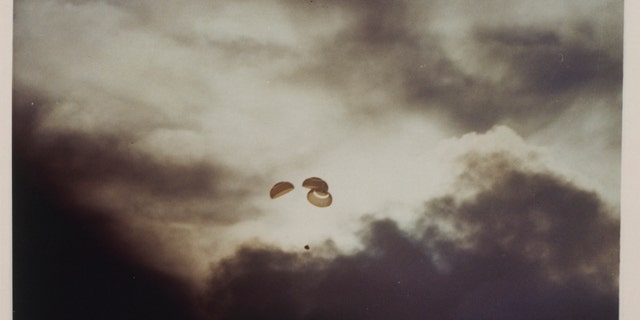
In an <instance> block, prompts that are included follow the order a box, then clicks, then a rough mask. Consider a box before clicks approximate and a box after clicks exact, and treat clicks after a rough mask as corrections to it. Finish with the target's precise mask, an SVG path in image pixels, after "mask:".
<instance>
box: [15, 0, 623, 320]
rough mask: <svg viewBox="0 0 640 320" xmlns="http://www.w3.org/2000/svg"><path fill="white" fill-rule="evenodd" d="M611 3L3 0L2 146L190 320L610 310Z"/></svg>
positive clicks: (592, 313) (615, 21)
mask: <svg viewBox="0 0 640 320" xmlns="http://www.w3.org/2000/svg"><path fill="white" fill-rule="evenodd" d="M622 8H623V6H622V1H618V0H603V1H582V0H580V1H578V0H575V1H573V0H567V1H561V2H556V1H553V2H552V1H537V2H535V3H532V2H531V1H502V0H491V1H484V2H483V3H482V4H473V5H470V4H469V3H468V2H465V1H440V0H432V1H423V2H415V1H378V0H375V1H360V0H355V1H333V0H330V1H288V0H284V1H276V0H267V1H252V0H248V1H241V2H238V1H222V2H215V3H211V2H208V1H188V2H184V3H180V4H172V3H169V2H158V1H146V0H145V1H137V2H135V3H130V2H127V1H119V0H104V1H98V0H96V1H88V0H86V1H83V0H74V1H66V0H51V1H46V2H42V1H31V0H24V1H19V2H17V3H16V4H15V27H14V30H15V34H14V71H15V72H14V88H13V90H14V91H13V93H14V101H13V116H14V118H13V123H14V126H13V143H14V159H15V160H14V161H15V162H17V163H19V164H20V166H21V168H24V171H25V172H32V174H33V177H35V178H34V179H35V180H36V181H37V182H36V183H39V184H40V186H39V187H40V188H41V190H43V191H42V192H43V193H45V194H46V195H48V196H51V197H53V198H56V199H57V202H58V203H59V204H60V206H61V207H62V208H65V209H64V210H59V211H60V212H64V214H63V215H64V216H65V217H73V219H79V220H77V221H76V220H73V219H72V220H73V221H76V222H73V223H75V224H76V225H77V226H78V227H79V228H81V229H82V228H84V227H85V226H90V228H92V229H91V230H98V231H96V232H97V234H98V235H99V236H98V237H103V238H104V239H105V241H107V242H110V243H112V245H113V247H114V248H115V249H114V251H115V252H116V253H115V254H116V255H122V256H126V257H131V258H132V259H133V260H135V261H136V263H137V264H136V266H137V265H140V266H143V268H147V269H148V270H151V271H150V272H151V273H152V274H154V275H157V274H161V275H163V276H162V277H160V278H162V279H168V278H171V279H176V280H175V281H177V282H179V283H181V284H183V285H184V287H187V288H190V289H189V290H190V292H192V293H193V294H194V295H195V296H198V297H199V298H198V299H196V300H197V301H198V302H197V303H195V304H196V305H198V308H197V310H198V312H200V313H201V315H202V316H203V317H204V318H214V319H215V318H222V319H224V318H238V317H241V316H245V317H252V316H256V315H258V314H261V315H263V318H265V317H266V318H269V317H272V318H279V319H298V318H306V319H316V318H334V317H344V318H353V319H359V318H368V319H375V318H387V319H388V318H408V319H411V318H424V317H425V316H432V317H434V318H441V319H466V318H473V317H474V316H473V315H478V314H480V315H486V317H491V318H498V319H499V318H514V317H515V316H514V312H518V316H522V317H525V318H526V317H527V316H530V318H531V319H543V318H548V317H551V315H554V316H555V315H561V316H562V317H565V318H576V319H578V318H579V319H588V318H589V317H595V318H599V319H601V318H612V319H613V318H614V317H615V316H616V315H617V308H616V301H617V295H616V293H615V292H616V290H617V283H616V281H617V280H616V279H617V256H618V243H617V239H618V234H619V228H618V216H619V214H618V207H619V200H618V196H619V161H620V117H621V85H622V71H621V70H622V38H621V35H622ZM21 170H22V169H21ZM17 176H18V177H21V176H20V175H17ZM311 176H318V177H321V178H322V179H324V180H326V181H327V183H328V184H329V185H330V189H331V194H332V196H333V203H332V205H331V206H329V207H327V208H315V207H312V206H310V205H309V204H308V203H307V202H306V200H305V198H304V195H303V194H301V193H300V189H302V188H301V186H300V183H301V182H302V181H303V180H304V179H306V178H308V177H311ZM19 179H21V178H19ZM277 181H291V182H293V183H294V185H295V186H296V189H294V190H293V191H292V192H291V193H290V194H287V195H285V196H283V197H281V198H278V199H276V200H271V199H270V198H269V197H268V191H269V188H270V187H271V186H272V185H273V184H274V183H275V182H277ZM24 192H25V193H27V194H28V191H24ZM25 197H26V195H25ZM27 202H28V201H27ZM45 211H46V210H44V209H43V211H42V212H41V214H45V213H44V212H45ZM14 214H15V215H20V214H21V213H20V212H17V211H16V212H14ZM69 223H71V222H69ZM73 223H71V224H73ZM57 229H58V227H52V230H49V231H51V232H52V233H55V232H56V230H57ZM61 230H62V229H61ZM23 234H28V231H26V230H25V233H23ZM305 245H309V246H310V248H311V249H310V250H308V251H306V250H304V249H303V248H304V246H305ZM303 250H304V251H303ZM163 277H166V278H163ZM158 281H160V282H163V281H165V280H158ZM167 283H170V284H169V285H168V287H169V288H171V287H172V286H173V284H171V283H172V282H171V281H168V280H167ZM203 292H204V293H203ZM191 307H192V306H191V305H189V308H191ZM520 310H525V311H526V312H521V313H520ZM529 311H530V312H529Z"/></svg>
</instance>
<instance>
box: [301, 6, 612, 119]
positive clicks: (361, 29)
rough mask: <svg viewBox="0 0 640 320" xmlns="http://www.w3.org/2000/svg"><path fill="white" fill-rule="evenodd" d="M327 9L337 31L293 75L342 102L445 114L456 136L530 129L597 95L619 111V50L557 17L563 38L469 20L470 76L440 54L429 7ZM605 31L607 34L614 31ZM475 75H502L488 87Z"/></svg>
mask: <svg viewBox="0 0 640 320" xmlns="http://www.w3.org/2000/svg"><path fill="white" fill-rule="evenodd" d="M329 5H335V6H337V7H338V8H340V10H342V12H344V13H346V14H347V17H348V19H347V24H346V26H345V27H344V28H343V29H342V30H340V31H339V32H338V33H337V35H336V36H335V37H334V38H331V39H329V40H328V41H326V43H323V44H322V45H320V46H319V52H320V56H321V57H322V59H321V61H320V62H319V63H318V65H314V66H312V67H311V68H310V70H309V69H305V70H303V72H302V73H303V74H305V75H307V76H308V75H309V74H315V75H317V76H318V77H319V78H320V79H324V80H323V81H324V82H325V84H327V85H329V86H330V87H332V88H333V89H334V90H336V91H338V92H342V93H343V94H345V95H346V96H348V97H349V96H351V97H363V96H364V97H367V96H369V95H374V94H378V93H380V92H384V93H387V94H390V95H393V96H397V97H399V98H400V99H403V100H404V101H405V102H406V103H408V104H410V105H412V106H415V107H416V108H418V109H423V110H429V111H436V112H437V113H438V114H442V115H445V117H446V118H447V119H448V120H449V121H450V122H451V124H452V125H454V126H457V127H458V128H459V129H460V130H463V131H466V130H480V131H483V130H486V129H488V128H490V127H492V126H494V125H496V124H500V123H507V122H508V123H512V124H514V125H516V126H520V127H518V128H517V129H519V130H520V129H521V130H533V129H537V128H540V126H542V125H544V123H547V122H548V121H549V120H552V119H553V118H555V117H557V116H558V115H560V114H561V113H562V112H563V111H564V110H565V109H566V108H567V107H569V106H571V104H572V102H573V101H575V99H577V98H579V97H583V96H599V97H604V98H607V99H609V101H612V102H611V104H612V108H618V109H619V108H620V105H619V103H618V102H617V100H616V98H617V97H619V95H620V91H621V85H622V56H621V52H622V50H621V46H622V43H621V42H616V43H615V44H614V45H613V46H612V47H606V46H603V45H602V42H601V41H600V40H599V39H598V38H597V35H596V34H597V32H596V29H597V28H599V26H598V25H596V24H594V23H592V22H591V21H584V20H579V21H575V19H574V20H571V19H569V18H570V17H567V20H566V21H562V23H563V24H565V25H568V27H567V29H568V30H569V31H568V32H564V33H561V32H560V31H559V29H560V28H553V27H550V26H545V25H536V24H532V25H529V26H522V25H512V24H505V25H501V26H500V27H496V26H488V25H486V24H484V23H478V24H477V25H474V26H473V27H472V28H471V29H470V30H468V31H466V33H468V34H464V35H462V36H464V37H466V41H467V46H468V47H466V48H465V49H464V50H467V51H468V52H466V53H465V55H466V57H465V60H473V61H475V62H474V63H476V64H478V65H480V66H481V67H479V71H476V73H470V72H468V70H465V69H464V68H463V67H462V66H461V65H460V61H458V60H453V59H452V57H451V56H450V55H449V53H447V51H446V50H445V49H444V45H443V41H444V40H445V38H446V36H443V35H439V34H437V33H436V32H434V31H433V30H431V29H430V24H429V23H430V20H433V19H432V17H431V16H430V15H434V14H438V13H437V11H435V10H430V9H429V10H427V9H426V8H420V9H418V8H415V7H413V6H415V3H414V4H411V3H407V2H403V1H398V2H390V1H374V2H373V3H369V2H360V1H351V2H345V3H340V4H329ZM427 6H429V4H427ZM432 11H433V12H432ZM621 18H622V16H621V15H620V16H619V19H621ZM560 22H561V21H558V25H559V24H560ZM615 26H616V27H617V28H618V29H616V30H612V31H609V32H610V33H614V34H617V33H621V32H622V29H621V24H616V25H615ZM469 48H472V49H469ZM465 62H466V61H465ZM485 70H486V73H490V74H491V73H494V70H506V72H505V74H504V75H502V76H501V78H500V79H499V80H495V79H488V78H487V77H485V76H484V75H483V74H482V73H483V72H485ZM354 103H357V102H354ZM385 108H389V106H385ZM372 109H373V108H372ZM369 111H371V110H369Z"/></svg>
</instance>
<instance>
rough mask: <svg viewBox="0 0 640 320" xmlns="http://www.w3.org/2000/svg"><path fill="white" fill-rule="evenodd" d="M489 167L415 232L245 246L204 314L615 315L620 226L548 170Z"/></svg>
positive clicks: (220, 272)
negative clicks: (475, 184) (343, 247)
mask: <svg viewBox="0 0 640 320" xmlns="http://www.w3.org/2000/svg"><path fill="white" fill-rule="evenodd" d="M471 158H473V157H470V158H469V162H474V161H481V162H483V163H487V162H489V163H490V165H491V166H493V165H503V164H505V163H509V162H508V161H509V159H505V158H504V155H495V157H493V159H488V158H486V157H485V158H480V159H478V158H475V159H471ZM481 169H484V168H479V167H477V166H473V165H470V166H469V168H468V170H469V171H468V172H465V173H466V174H469V175H474V176H475V175H480V176H482V178H483V180H484V182H485V183H486V185H487V187H481V188H479V190H477V194H476V195H475V196H472V197H468V198H465V199H459V197H458V196H456V195H446V196H443V197H440V198H437V199H433V200H430V201H429V202H427V204H426V206H425V211H424V213H423V217H422V222H421V223H420V224H419V227H417V228H415V229H414V230H411V231H407V230H402V229H401V228H399V227H398V225H397V224H396V223H395V222H394V221H392V220H389V219H384V220H373V221H370V222H368V223H367V224H366V225H365V230H364V232H363V235H362V241H363V245H364V248H363V249H362V250H361V251H358V252H356V253H354V254H349V255H338V256H336V257H333V258H331V259H325V258H318V257H314V256H312V255H309V254H308V253H292V252H285V251H282V250H280V249H278V248H273V247H245V248H243V249H240V250H239V251H238V252H236V254H235V255H234V256H233V257H230V258H228V259H226V260H224V261H223V262H222V263H221V264H220V266H219V267H216V269H215V270H214V273H213V276H212V278H211V279H210V280H209V284H210V287H209V290H208V291H207V294H206V296H205V298H204V300H203V302H202V308H203V313H204V314H205V315H206V316H205V318H211V319H238V318H260V319H326V318H349V319H389V318H401V319H424V318H425V317H433V318H438V319H476V318H478V317H491V318H494V319H513V318H518V319H548V318H552V317H556V316H558V315H562V317H563V318H566V319H617V303H618V302H617V301H618V300H617V261H618V258H617V257H618V236H619V231H618V230H619V229H618V223H617V221H616V220H615V219H612V218H611V217H610V216H609V215H608V214H607V212H606V208H605V206H604V205H603V204H602V203H601V202H600V201H599V199H598V197H597V196H596V195H595V194H593V193H590V192H586V191H583V190H580V189H578V188H576V187H575V186H573V185H571V184H568V183H567V182H566V181H563V180H562V179H560V178H558V177H556V176H553V175H551V174H544V173H534V172H526V171H522V170H518V169H517V168H507V169H506V170H505V168H500V169H498V170H495V171H493V172H491V174H487V171H485V170H481ZM496 169H497V168H496ZM479 170H481V172H476V171H479ZM465 176H466V175H465ZM462 179H463V180H466V178H462ZM315 249H318V248H314V250H315Z"/></svg>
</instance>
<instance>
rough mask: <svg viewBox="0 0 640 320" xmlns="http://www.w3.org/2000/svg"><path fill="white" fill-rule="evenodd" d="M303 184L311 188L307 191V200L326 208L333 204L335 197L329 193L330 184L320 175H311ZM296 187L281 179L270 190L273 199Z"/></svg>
mask: <svg viewBox="0 0 640 320" xmlns="http://www.w3.org/2000/svg"><path fill="white" fill-rule="evenodd" d="M302 186H303V187H305V188H307V189H310V190H309V192H308V193H307V200H308V201H309V203H311V204H312V205H314V206H316V207H320V208H324V207H328V206H330V205H331V203H332V202H333V197H332V196H331V193H329V185H328V184H327V183H326V182H325V181H324V180H322V179H320V178H318V177H311V178H308V179H305V180H304V181H303V182H302ZM293 189H294V186H293V184H292V183H291V182H288V181H281V182H278V183H276V184H275V185H274V186H273V187H271V191H270V192H269V194H270V196H271V199H275V198H278V197H280V196H282V195H284V194H286V193H289V192H290V191H291V190H293Z"/></svg>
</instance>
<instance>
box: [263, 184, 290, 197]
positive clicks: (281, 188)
mask: <svg viewBox="0 0 640 320" xmlns="http://www.w3.org/2000/svg"><path fill="white" fill-rule="evenodd" d="M293 189H294V187H293V184H292V183H291V182H288V181H281V182H278V183H276V184H275V185H274V186H273V187H272V188H271V191H270V192H269V195H270V196H271V199H275V198H278V197H280V196H283V195H285V194H287V193H289V192H290V191H291V190H293Z"/></svg>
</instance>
